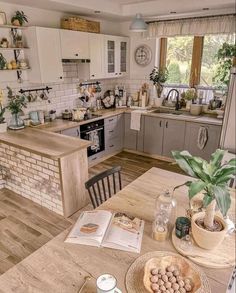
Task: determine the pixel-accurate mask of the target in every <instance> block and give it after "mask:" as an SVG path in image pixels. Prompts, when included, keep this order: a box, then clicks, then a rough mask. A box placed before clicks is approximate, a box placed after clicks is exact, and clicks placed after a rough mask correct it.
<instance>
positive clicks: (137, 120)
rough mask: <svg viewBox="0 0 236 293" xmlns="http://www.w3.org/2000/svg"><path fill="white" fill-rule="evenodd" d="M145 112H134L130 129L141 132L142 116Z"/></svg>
mask: <svg viewBox="0 0 236 293" xmlns="http://www.w3.org/2000/svg"><path fill="white" fill-rule="evenodd" d="M145 112H146V111H142V110H134V111H132V112H131V120H130V129H132V130H137V131H140V128H141V115H142V113H145Z"/></svg>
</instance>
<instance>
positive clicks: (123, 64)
mask: <svg viewBox="0 0 236 293" xmlns="http://www.w3.org/2000/svg"><path fill="white" fill-rule="evenodd" d="M104 42H105V51H104V56H105V77H107V78H109V77H112V78H114V77H122V76H124V75H126V74H127V73H128V52H129V48H128V47H129V43H128V38H125V37H117V36H104Z"/></svg>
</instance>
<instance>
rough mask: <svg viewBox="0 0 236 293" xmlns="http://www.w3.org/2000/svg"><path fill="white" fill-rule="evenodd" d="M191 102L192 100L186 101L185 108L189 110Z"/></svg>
mask: <svg viewBox="0 0 236 293" xmlns="http://www.w3.org/2000/svg"><path fill="white" fill-rule="evenodd" d="M191 104H192V101H187V102H186V110H188V111H190V108H191Z"/></svg>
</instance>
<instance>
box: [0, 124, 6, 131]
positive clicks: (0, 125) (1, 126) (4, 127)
mask: <svg viewBox="0 0 236 293" xmlns="http://www.w3.org/2000/svg"><path fill="white" fill-rule="evenodd" d="M6 131H7V123H6V122H4V123H0V133H4V132H6Z"/></svg>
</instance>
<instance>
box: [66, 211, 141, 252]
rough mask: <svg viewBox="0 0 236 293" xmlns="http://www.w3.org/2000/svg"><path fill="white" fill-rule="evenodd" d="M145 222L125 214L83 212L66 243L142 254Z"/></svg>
mask: <svg viewBox="0 0 236 293" xmlns="http://www.w3.org/2000/svg"><path fill="white" fill-rule="evenodd" d="M143 229H144V221H143V220H140V219H138V218H135V217H131V216H128V215H126V214H124V213H118V212H117V213H114V214H112V213H111V212H109V211H103V210H96V211H86V212H83V213H82V214H81V215H80V217H79V219H78V220H77V222H76V223H75V225H74V227H73V228H72V230H71V232H70V233H69V235H68V236H67V238H66V240H65V242H69V243H77V244H84V245H92V246H98V247H99V246H103V247H109V248H115V249H120V250H125V251H131V252H138V253H139V252H140V249H141V243H142V237H143Z"/></svg>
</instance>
